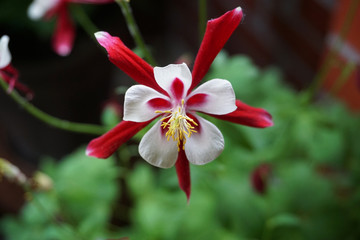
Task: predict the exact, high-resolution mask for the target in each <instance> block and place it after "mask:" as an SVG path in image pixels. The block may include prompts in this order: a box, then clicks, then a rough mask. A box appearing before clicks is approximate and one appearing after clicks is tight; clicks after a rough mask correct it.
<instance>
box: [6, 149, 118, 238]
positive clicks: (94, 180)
mask: <svg viewBox="0 0 360 240" xmlns="http://www.w3.org/2000/svg"><path fill="white" fill-rule="evenodd" d="M84 152H85V149H84V148H81V149H79V150H78V151H76V152H75V153H73V154H71V155H69V156H68V157H66V158H65V159H63V160H62V161H61V162H60V163H54V162H53V161H51V160H47V161H45V162H44V164H43V167H42V170H43V171H44V172H46V173H47V174H48V175H49V176H50V177H51V178H52V179H53V181H54V189H53V190H50V191H48V192H43V193H34V194H33V196H31V197H30V198H31V201H29V202H28V203H27V204H26V205H25V206H24V208H23V209H22V211H21V215H20V216H19V217H7V218H5V219H4V220H3V221H2V224H1V225H2V228H3V230H4V232H5V234H6V235H7V236H8V239H16V240H29V239H37V240H42V239H44V240H49V239H74V240H75V239H76V240H78V239H100V237H104V236H106V235H108V234H107V232H106V229H107V227H108V223H109V219H110V217H111V213H112V212H111V209H112V208H113V206H114V200H115V198H116V195H117V193H118V191H119V186H118V184H117V181H116V180H117V175H118V170H117V169H116V167H115V165H114V160H113V159H112V158H110V159H107V160H106V161H99V160H98V159H94V158H89V157H86V156H85V154H84Z"/></svg>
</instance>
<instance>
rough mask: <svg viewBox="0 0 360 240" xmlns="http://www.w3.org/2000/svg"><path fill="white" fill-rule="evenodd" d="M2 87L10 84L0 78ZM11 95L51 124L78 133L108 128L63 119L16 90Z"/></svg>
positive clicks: (28, 110)
mask: <svg viewBox="0 0 360 240" xmlns="http://www.w3.org/2000/svg"><path fill="white" fill-rule="evenodd" d="M0 85H1V87H2V88H3V89H4V90H5V91H7V89H8V85H7V83H6V82H5V81H4V80H3V79H2V78H0ZM9 95H10V97H12V99H14V100H15V102H17V103H18V104H19V105H20V106H22V107H23V108H24V109H25V110H26V111H27V112H28V113H30V114H31V115H33V116H34V117H36V118H37V119H39V120H41V121H43V122H45V123H47V124H48V125H50V126H53V127H56V128H59V129H63V130H67V131H70V132H78V133H87V134H94V135H101V134H103V133H104V132H105V131H106V129H105V128H104V127H102V126H99V125H94V124H86V123H75V122H70V121H66V120H62V119H59V118H56V117H53V116H51V115H49V114H47V113H45V112H43V111H41V110H40V109H38V108H36V107H35V106H34V105H32V104H31V103H29V102H28V101H27V100H25V99H24V98H23V97H22V96H21V95H20V94H19V93H18V92H17V91H16V90H13V91H12V92H11V93H10V94H9Z"/></svg>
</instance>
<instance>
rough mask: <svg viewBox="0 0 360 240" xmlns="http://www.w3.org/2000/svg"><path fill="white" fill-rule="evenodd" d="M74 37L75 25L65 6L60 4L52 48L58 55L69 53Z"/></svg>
mask: <svg viewBox="0 0 360 240" xmlns="http://www.w3.org/2000/svg"><path fill="white" fill-rule="evenodd" d="M74 39H75V26H74V24H73V22H72V20H71V19H70V16H69V14H68V12H67V9H66V6H65V5H64V6H61V8H60V10H59V13H58V19H57V22H56V28H55V33H54V35H53V40H52V41H53V43H52V44H53V48H54V50H55V52H56V53H57V54H59V55H60V56H67V55H69V54H70V52H71V50H72V48H73V44H74Z"/></svg>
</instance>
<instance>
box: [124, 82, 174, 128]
mask: <svg viewBox="0 0 360 240" xmlns="http://www.w3.org/2000/svg"><path fill="white" fill-rule="evenodd" d="M169 101H170V99H169V98H168V97H166V96H164V95H162V94H161V93H159V92H157V91H155V90H154V89H152V88H149V87H146V86H144V85H134V86H132V87H130V88H129V89H128V90H127V91H126V93H125V101H124V120H125V121H133V122H145V121H148V120H150V119H153V118H154V117H156V116H157V115H159V113H156V112H155V111H158V110H169V109H171V104H170V102H169Z"/></svg>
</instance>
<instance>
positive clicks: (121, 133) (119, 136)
mask: <svg viewBox="0 0 360 240" xmlns="http://www.w3.org/2000/svg"><path fill="white" fill-rule="evenodd" d="M151 121H152V120H151ZM151 121H147V122H130V121H122V122H120V123H119V124H118V125H116V127H114V128H113V129H111V130H110V131H109V132H107V133H105V134H104V135H102V136H100V137H98V138H95V139H94V140H92V141H91V142H90V143H89V145H88V146H87V148H86V155H88V156H92V157H97V158H108V157H110V156H111V155H112V154H113V153H114V152H115V151H116V150H117V149H118V148H119V147H120V145H122V144H123V143H125V142H126V141H128V140H129V139H130V138H132V137H133V136H134V135H135V134H136V133H137V132H139V131H140V130H141V129H143V128H144V127H146V126H147V125H148V124H149V123H150V122H151Z"/></svg>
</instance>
